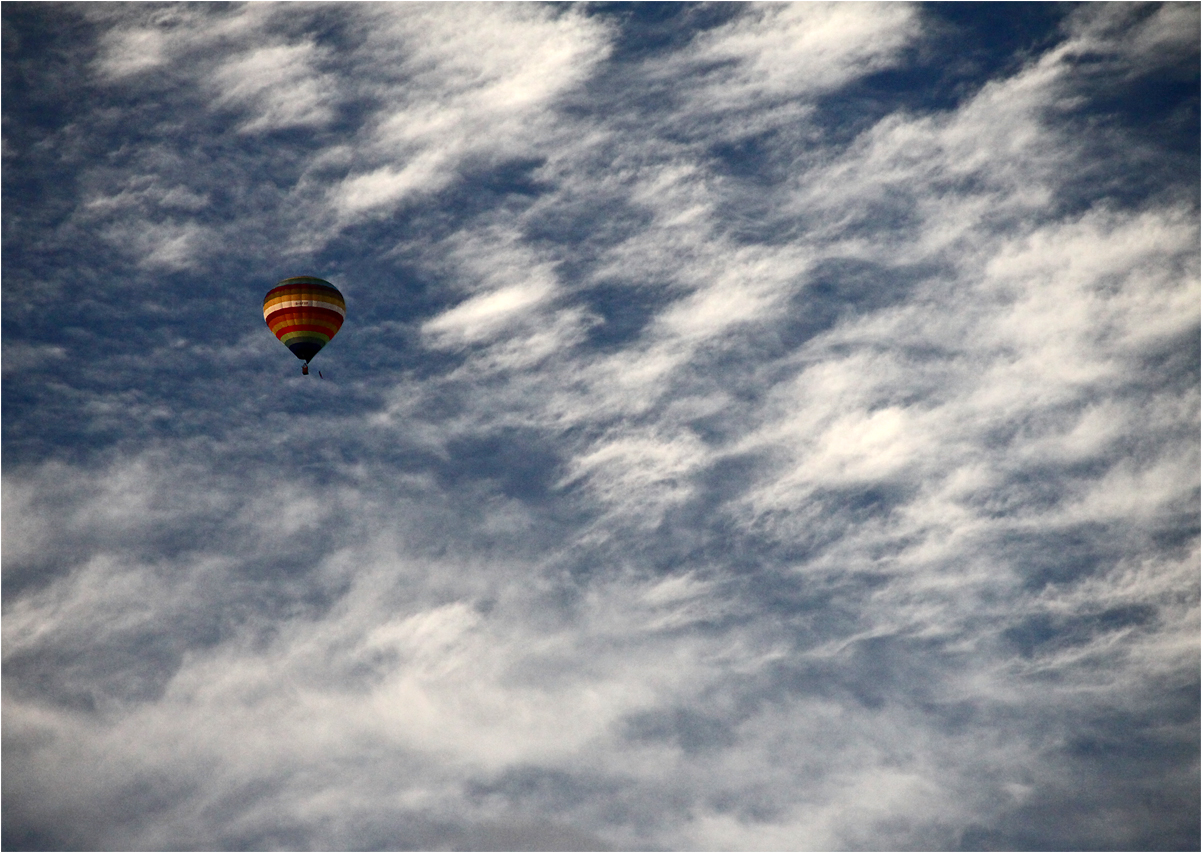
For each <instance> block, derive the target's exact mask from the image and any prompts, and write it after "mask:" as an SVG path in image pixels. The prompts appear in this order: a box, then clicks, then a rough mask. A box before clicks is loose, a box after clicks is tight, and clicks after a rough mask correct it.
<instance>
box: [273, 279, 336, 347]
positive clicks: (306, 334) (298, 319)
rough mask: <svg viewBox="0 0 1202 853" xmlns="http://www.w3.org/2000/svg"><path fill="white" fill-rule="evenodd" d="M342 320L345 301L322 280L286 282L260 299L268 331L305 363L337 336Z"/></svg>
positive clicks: (282, 282) (290, 280) (334, 289)
mask: <svg viewBox="0 0 1202 853" xmlns="http://www.w3.org/2000/svg"><path fill="white" fill-rule="evenodd" d="M345 318H346V301H345V300H344V299H343V298H342V294H341V293H339V292H338V288H336V287H335V286H334V285H332V284H330V283H329V282H328V281H325V280H324V279H320V278H313V277H312V276H307V275H298V276H294V277H292V278H286V279H284V280H283V281H281V282H280V283H279V284H277V285H276V286H275V287H273V288H272V289H271V290H269V291H267V295H266V296H264V297H263V319H264V320H266V321H267V328H269V329H271V332H272V334H273V335H275V336H276V337H277V338H279V339H280V341H281V342H282V343H283V344H284V346H286V347H288V349H290V350H292V354H293V355H295V356H296V357H297V358H299V359H301V360H302V361H304V362H306V363H308V361H309V359H311V358H313V356H315V355H317V353H318V351H319V350H320V349H321V348H322V347H324V346H325V345H326V344H328V343H329V342H330V338H332V337H334V335H336V334H338V330H339V329H341V328H342V321H343V320H344V319H345Z"/></svg>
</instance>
